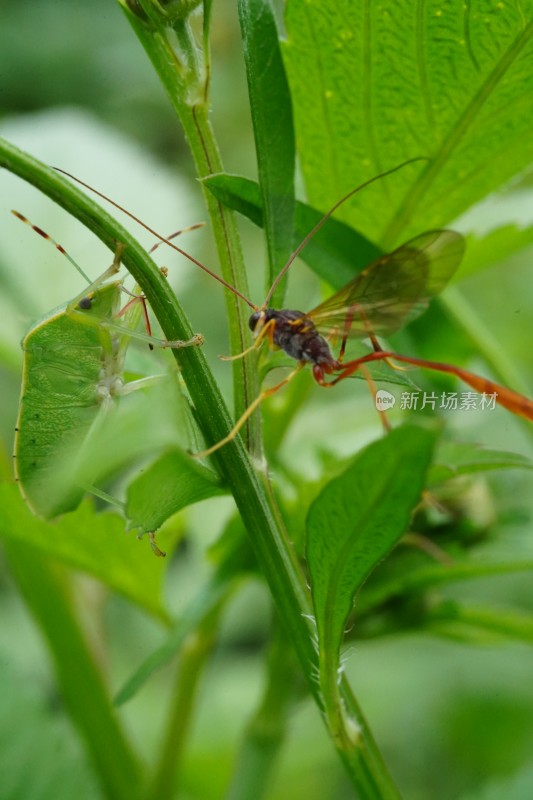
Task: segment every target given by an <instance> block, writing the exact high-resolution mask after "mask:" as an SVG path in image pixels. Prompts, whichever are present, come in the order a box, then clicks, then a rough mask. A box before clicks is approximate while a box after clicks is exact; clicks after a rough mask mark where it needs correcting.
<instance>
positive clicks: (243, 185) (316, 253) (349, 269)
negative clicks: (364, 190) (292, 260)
mask: <svg viewBox="0 0 533 800" xmlns="http://www.w3.org/2000/svg"><path fill="white" fill-rule="evenodd" d="M203 183H204V184H205V185H206V186H207V188H208V189H209V191H210V192H212V193H213V194H214V196H215V197H216V198H217V199H218V200H220V201H221V202H222V203H224V205H227V206H228V207H229V208H232V209H234V210H235V211H238V212H239V213H240V214H243V215H244V216H245V217H248V219H250V220H251V221H252V222H253V223H254V224H255V225H258V226H259V227H263V202H262V200H261V193H260V190H259V185H258V184H257V183H256V182H255V181H251V180H248V179H247V178H242V177H240V176H238V175H212V176H211V177H209V178H206V179H205V180H204V181H203ZM322 216H323V215H322V213H321V212H320V211H317V210H316V209H314V208H312V207H311V206H308V205H306V204H305V203H300V202H297V203H296V205H295V211H294V228H293V240H292V244H291V250H294V249H296V247H297V246H298V245H299V244H300V242H301V241H302V240H303V239H304V237H305V236H306V235H307V234H308V233H309V232H310V231H312V230H313V228H314V227H315V225H316V224H317V222H319V221H320V219H322ZM380 255H382V251H381V250H380V249H379V248H378V247H376V246H375V245H374V244H373V243H372V242H371V241H370V240H369V239H367V238H365V237H364V236H362V235H361V234H360V233H358V232H357V231H356V230H354V229H353V228H351V227H350V226H349V225H346V224H345V223H343V222H339V221H338V220H335V219H328V220H327V222H326V223H325V224H324V226H323V227H322V228H321V229H320V230H319V231H318V232H317V233H316V234H315V236H313V238H312V239H311V241H310V242H309V243H308V244H307V245H306V247H305V249H304V250H303V251H302V253H301V255H300V258H302V259H303V260H304V261H305V263H306V264H308V265H309V266H310V267H311V269H313V270H314V272H316V274H317V275H318V276H319V277H320V278H322V279H323V280H325V281H327V282H328V283H329V284H330V285H331V286H332V287H333V288H334V289H340V288H341V287H342V286H344V285H345V284H346V283H348V281H350V280H351V279H352V278H353V277H354V275H356V274H357V273H358V272H360V271H361V270H362V269H364V268H365V267H366V266H368V264H369V263H370V262H372V261H374V260H375V259H376V258H379V256H380Z"/></svg>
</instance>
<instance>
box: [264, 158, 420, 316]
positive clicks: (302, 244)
mask: <svg viewBox="0 0 533 800" xmlns="http://www.w3.org/2000/svg"><path fill="white" fill-rule="evenodd" d="M416 161H429V159H428V158H426V157H425V156H417V158H410V159H409V160H408V161H404V162H403V163H402V164H398V166H397V167H393V168H392V169H388V170H387V171H386V172H381V173H380V174H379V175H374V177H373V178H370V179H369V180H367V181H365V182H364V183H362V184H361V185H360V186H356V188H355V189H352V190H351V192H348V194H345V195H344V197H341V199H340V200H338V201H337V202H336V203H335V205H334V206H332V207H331V208H330V210H329V211H327V212H326V213H325V214H324V216H323V217H322V219H321V220H319V221H318V222H317V224H316V225H315V227H314V228H313V229H312V230H310V231H309V233H308V234H307V236H306V237H305V238H304V239H302V241H301V242H300V244H299V245H298V247H297V248H296V250H295V251H294V253H292V255H291V256H290V257H289V260H288V261H287V263H286V264H285V266H284V267H283V269H282V270H281V272H280V273H279V274H278V275H277V277H276V279H275V281H274V283H273V284H272V286H271V287H270V290H269V292H268V294H267V296H266V298H265V302H264V303H263V308H264V307H266V306H267V305H268V303H269V301H270V299H271V297H272V295H273V294H274V292H275V291H276V288H277V287H278V285H279V282H280V281H281V279H282V278H283V276H284V275H285V274H286V272H287V270H288V269H289V267H290V266H291V264H292V262H293V261H294V260H295V259H296V258H297V257H298V256H299V255H300V253H301V252H302V250H303V249H304V247H305V246H306V245H307V243H308V242H309V240H310V239H312V238H313V236H314V235H315V233H317V231H319V230H320V228H321V227H322V226H323V225H324V223H326V222H327V221H328V219H329V218H330V217H331V215H332V214H333V213H334V212H335V211H336V210H337V209H338V207H339V206H341V205H342V204H343V203H345V202H346V200H349V199H350V197H353V195H354V194H357V192H360V191H361V189H365V188H366V187H367V186H370V184H371V183H374V181H378V180H380V178H385V177H386V176H387V175H392V173H393V172H397V171H398V170H399V169H403V167H406V166H407V165H408V164H414V163H415V162H416Z"/></svg>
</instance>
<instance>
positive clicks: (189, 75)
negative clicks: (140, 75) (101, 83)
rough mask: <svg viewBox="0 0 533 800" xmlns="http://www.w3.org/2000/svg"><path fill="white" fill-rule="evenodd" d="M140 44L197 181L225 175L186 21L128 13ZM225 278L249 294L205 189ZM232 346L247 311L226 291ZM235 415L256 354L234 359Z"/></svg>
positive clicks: (252, 392)
mask: <svg viewBox="0 0 533 800" xmlns="http://www.w3.org/2000/svg"><path fill="white" fill-rule="evenodd" d="M127 16H128V19H129V21H130V23H131V25H132V26H133V28H134V30H135V33H136V34H137V36H138V38H139V40H140V42H141V44H142V45H143V47H144V49H145V50H146V52H147V54H148V56H149V58H150V60H151V62H152V64H153V66H154V68H155V69H156V71H157V73H158V75H159V77H160V78H161V80H162V82H163V85H164V87H165V89H166V91H167V93H168V96H169V98H170V101H171V103H172V106H173V108H174V110H175V111H176V114H177V115H178V117H179V120H180V122H181V124H182V127H183V130H184V132H185V136H186V138H187V142H188V144H189V147H190V151H191V155H192V158H193V161H194V164H195V167H196V172H197V174H198V177H199V178H200V179H201V178H205V177H207V176H209V175H213V174H215V173H218V172H223V165H222V159H221V156H220V152H219V149H218V146H217V143H216V139H215V136H214V133H213V128H212V126H211V123H210V121H209V116H208V115H209V101H208V98H207V97H206V85H207V84H206V82H207V78H206V76H204V75H201V74H200V66H199V64H198V58H197V52H196V45H195V42H194V41H193V39H192V36H191V32H190V29H189V26H188V23H187V22H183V21H182V22H179V23H176V24H175V26H174V29H170V28H161V29H159V30H158V31H157V32H154V31H151V30H149V29H147V28H146V27H145V25H144V24H143V23H142V22H140V21H139V20H138V19H137V18H136V17H135V16H133V15H132V14H130V13H128V14H127ZM203 194H204V199H205V203H206V206H207V210H208V213H209V217H210V220H211V225H212V228H213V235H214V237H215V243H216V247H217V252H218V257H219V259H220V266H221V271H222V275H223V277H224V279H225V280H226V281H227V282H228V283H230V284H231V285H232V286H235V287H236V288H237V289H238V290H239V291H240V292H242V294H244V295H245V296H246V297H248V296H249V290H248V281H247V277H246V270H245V267H244V259H243V254H242V249H241V244H240V238H239V234H238V231H237V226H236V222H235V217H234V215H233V212H232V211H230V210H229V209H228V208H226V207H225V206H224V205H222V203H220V202H219V201H218V200H216V199H215V198H214V197H213V195H212V194H211V193H210V192H209V191H207V189H203ZM226 308H227V313H228V322H229V336H230V344H231V349H232V352H233V353H240V352H242V351H243V350H245V349H246V348H247V347H248V346H249V345H250V330H249V327H248V316H249V310H248V309H247V307H246V306H245V305H244V304H243V303H242V302H241V301H240V300H239V299H238V298H237V297H236V296H235V295H234V294H232V293H231V292H226ZM232 363H233V391H234V405H235V416H236V417H237V418H238V417H239V416H241V414H242V413H243V411H244V410H245V409H246V408H247V407H248V406H249V405H250V403H251V402H252V401H253V400H254V399H255V398H256V397H257V395H258V394H259V378H258V374H257V363H256V355H255V354H251V355H250V356H247V357H246V358H244V359H238V360H236V361H233V362H232ZM245 436H246V443H247V446H248V449H249V450H250V451H251V452H252V454H255V455H256V456H257V457H259V456H260V454H261V452H262V445H261V425H260V416H259V415H258V414H254V415H252V417H251V418H250V420H249V421H248V423H247V427H246V433H245Z"/></svg>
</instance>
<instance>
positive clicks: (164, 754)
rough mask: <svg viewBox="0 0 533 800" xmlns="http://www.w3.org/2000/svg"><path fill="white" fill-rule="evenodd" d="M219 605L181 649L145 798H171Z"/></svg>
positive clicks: (211, 640) (213, 633)
mask: <svg viewBox="0 0 533 800" xmlns="http://www.w3.org/2000/svg"><path fill="white" fill-rule="evenodd" d="M221 611H222V605H221V604H219V605H218V606H217V607H216V608H215V610H214V611H213V612H212V613H211V614H209V615H208V616H207V617H206V618H205V619H204V620H202V622H201V623H200V625H198V627H197V628H196V631H195V632H194V633H192V634H189V636H188V637H187V639H186V640H185V642H184V644H183V646H182V647H181V649H180V662H179V668H178V671H177V675H176V688H175V693H174V698H173V701H172V706H171V709H170V715H169V718H168V724H167V729H166V733H165V738H164V742H163V746H162V748H161V752H160V756H159V764H158V766H157V769H156V772H155V775H154V778H153V781H152V785H151V787H150V789H149V790H148V792H147V795H146V800H172V798H173V797H174V788H175V784H176V778H177V772H178V769H179V763H180V759H181V757H182V755H183V751H184V747H185V743H186V740H187V734H188V732H189V728H190V722H191V719H192V715H193V711H194V707H195V700H196V695H197V690H198V685H199V682H200V678H201V676H202V673H203V669H204V667H205V664H206V661H207V659H208V657H209V655H210V653H211V650H212V647H213V643H214V641H215V632H216V630H217V628H218V623H219V617H220V613H221Z"/></svg>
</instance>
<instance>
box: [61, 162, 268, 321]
mask: <svg viewBox="0 0 533 800" xmlns="http://www.w3.org/2000/svg"><path fill="white" fill-rule="evenodd" d="M52 169H55V171H56V172H60V173H61V174H62V175H66V176H67V178H71V179H72V180H73V181H76V183H79V184H80V186H84V187H85V188H86V189H89V191H90V192H93V193H94V194H95V195H97V196H98V197H101V198H102V200H106V202H108V203H111V205H112V206H114V207H115V208H118V210H119V211H122V212H123V213H124V214H126V215H127V216H128V217H130V219H132V220H133V221H134V222H136V223H137V224H138V225H140V226H141V227H142V228H144V229H145V230H146V231H148V233H151V234H152V236H155V238H156V239H159V241H160V242H162V243H163V244H168V246H169V247H171V248H172V249H173V250H176V251H177V252H178V253H180V255H182V256H185V258H187V259H189V261H192V263H193V264H196V266H197V267H200V269H202V270H203V271H204V272H207V274H208V275H211V277H212V278H214V279H215V280H216V281H218V282H219V283H221V284H222V286H225V287H226V289H229V290H230V292H233V294H235V295H237V297H240V298H241V300H244V302H245V303H247V305H249V306H250V308H253V310H254V311H257V306H256V305H255V303H252V301H251V300H248V298H247V297H245V296H244V295H243V294H242V293H241V292H239V290H238V289H236V288H235V287H234V286H232V285H231V283H228V282H227V281H225V280H224V278H221V277H220V275H217V274H216V272H212V271H211V270H210V269H209V268H208V267H206V266H205V265H204V264H202V262H201V261H198V260H197V259H196V258H194V256H191V255H190V254H189V253H186V252H185V250H182V249H181V248H180V247H178V245H177V244H174V242H169V241H168V239H165V237H164V236H162V235H161V234H160V233H158V232H157V231H155V230H154V229H153V228H151V227H150V226H149V225H147V224H146V222H143V221H142V219H139V217H136V216H135V214H132V212H131V211H128V210H127V209H126V208H123V206H121V205H119V203H117V202H115V200H111V198H110V197H108V196H107V195H106V194H103V192H99V191H98V189H94V188H93V187H92V186H90V185H89V184H88V183H84V182H83V181H81V180H80V179H79V178H76V176H75V175H71V174H70V172H66V170H64V169H60V167H52Z"/></svg>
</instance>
